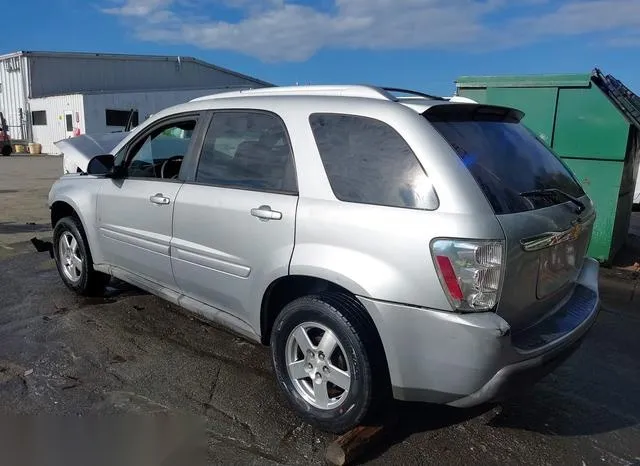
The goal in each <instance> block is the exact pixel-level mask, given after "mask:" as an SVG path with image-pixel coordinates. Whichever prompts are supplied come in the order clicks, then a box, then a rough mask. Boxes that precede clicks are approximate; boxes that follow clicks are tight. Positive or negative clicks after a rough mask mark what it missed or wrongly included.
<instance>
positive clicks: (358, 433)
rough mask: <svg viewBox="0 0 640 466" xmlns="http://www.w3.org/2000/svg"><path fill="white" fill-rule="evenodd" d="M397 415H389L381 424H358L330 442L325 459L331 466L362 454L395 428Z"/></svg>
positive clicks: (348, 461)
mask: <svg viewBox="0 0 640 466" xmlns="http://www.w3.org/2000/svg"><path fill="white" fill-rule="evenodd" d="M395 422H396V418H395V417H389V418H387V420H386V421H385V422H384V423H382V424H380V425H372V426H358V427H354V428H353V429H351V430H350V431H349V432H347V433H345V434H343V435H341V436H340V437H338V438H337V439H335V440H334V441H333V442H331V443H330V444H329V446H328V447H327V450H326V452H325V460H326V461H327V464H329V465H331V466H344V465H347V464H350V463H352V462H353V461H354V460H356V459H357V458H358V457H359V456H360V455H362V454H363V453H364V452H365V450H366V447H368V446H371V445H372V444H375V442H377V441H380V440H382V438H383V436H384V434H385V432H387V431H389V430H390V429H392V428H393V425H394V424H395Z"/></svg>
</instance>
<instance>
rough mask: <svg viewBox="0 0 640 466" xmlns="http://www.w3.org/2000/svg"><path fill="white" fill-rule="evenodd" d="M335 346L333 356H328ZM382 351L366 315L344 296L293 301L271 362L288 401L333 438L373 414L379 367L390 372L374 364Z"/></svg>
mask: <svg viewBox="0 0 640 466" xmlns="http://www.w3.org/2000/svg"><path fill="white" fill-rule="evenodd" d="M301 331H303V332H304V335H303V334H302V333H301ZM327 332H329V333H327ZM305 335H306V337H305ZM307 337H308V340H307V339H306V338H307ZM325 337H326V339H325ZM333 340H335V342H336V343H335V345H334V350H333V352H332V353H331V354H324V353H323V351H322V350H323V349H327V348H330V347H331V346H332V341H333ZM301 342H302V343H301ZM379 345H380V343H379V337H378V335H377V332H376V331H375V328H373V323H372V322H371V321H370V317H369V316H368V314H367V313H366V310H365V309H364V308H363V307H362V305H361V304H360V302H359V301H357V300H356V299H355V298H354V297H352V296H349V295H347V294H344V293H324V294H319V295H313V296H305V297H302V298H299V299H296V300H294V301H292V302H291V303H289V304H288V305H287V306H285V308H284V309H283V310H282V311H281V312H280V314H279V315H278V316H277V318H276V320H275V322H274V326H273V331H272V333H271V354H272V362H273V366H274V370H275V374H276V378H277V382H278V385H279V386H280V388H281V389H282V392H283V394H284V396H285V398H286V399H287V400H288V402H289V404H290V405H291V406H292V407H293V409H294V410H295V411H296V412H297V414H298V415H299V416H300V417H301V418H302V419H304V420H305V421H306V422H308V423H309V424H311V425H313V426H315V427H317V428H319V429H321V430H324V431H327V432H333V433H343V432H345V431H347V430H349V429H352V428H353V427H355V426H357V425H359V424H360V423H361V422H362V421H363V420H364V419H365V417H366V416H367V414H368V413H369V411H370V408H372V403H373V400H374V395H377V394H378V389H377V387H376V386H375V385H374V383H379V382H380V378H381V377H380V376H379V377H378V380H376V377H375V374H374V367H375V366H377V367H386V361H384V363H382V362H381V361H378V360H373V359H374V358H375V357H379V356H380V353H379V351H377V349H378V348H379ZM382 354H384V353H382ZM372 356H373V358H372ZM345 374H347V375H348V378H345ZM305 375H306V376H307V377H304V376H305ZM333 382H336V384H334V383H333ZM345 385H348V386H347V387H345ZM325 393H326V396H325Z"/></svg>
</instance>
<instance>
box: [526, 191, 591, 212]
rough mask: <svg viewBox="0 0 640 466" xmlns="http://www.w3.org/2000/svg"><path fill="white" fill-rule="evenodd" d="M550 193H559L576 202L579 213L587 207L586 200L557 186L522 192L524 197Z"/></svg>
mask: <svg viewBox="0 0 640 466" xmlns="http://www.w3.org/2000/svg"><path fill="white" fill-rule="evenodd" d="M549 194H555V195H558V196H560V197H563V198H565V199H566V200H568V201H569V202H572V203H574V204H575V205H576V206H577V207H578V213H579V214H581V213H582V212H584V211H585V209H586V206H585V205H584V202H582V201H581V200H580V199H577V198H575V197H573V196H572V195H571V194H567V193H566V192H564V191H562V190H561V189H556V188H549V189H535V190H533V191H524V192H522V193H520V196H522V197H535V196H547V195H549Z"/></svg>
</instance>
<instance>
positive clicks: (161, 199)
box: [149, 193, 171, 205]
mask: <svg viewBox="0 0 640 466" xmlns="http://www.w3.org/2000/svg"><path fill="white" fill-rule="evenodd" d="M149 200H150V201H151V202H152V203H154V204H158V205H167V204H169V203H170V202H171V199H169V198H168V197H166V196H165V195H164V194H162V193H158V194H155V195H153V196H151V197H150V198H149Z"/></svg>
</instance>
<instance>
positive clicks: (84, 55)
mask: <svg viewBox="0 0 640 466" xmlns="http://www.w3.org/2000/svg"><path fill="white" fill-rule="evenodd" d="M14 57H54V58H81V59H96V60H131V61H178V62H183V63H184V62H189V63H195V64H197V65H200V66H203V67H206V68H211V69H214V70H217V71H221V72H223V73H227V74H230V75H233V76H236V77H238V78H242V79H247V80H250V81H253V82H255V83H256V84H260V85H263V86H273V84H271V83H268V82H266V81H262V80H261V79H258V78H254V77H253V76H248V75H245V74H242V73H238V72H237V71H233V70H230V69H228V68H223V67H221V66H217V65H213V64H211V63H207V62H205V61H203V60H198V59H197V58H194V57H183V56H180V55H129V54H125V53H101V52H50V51H30V50H22V51H18V52H12V53H7V54H4V55H0V61H2V60H6V59H8V58H14Z"/></svg>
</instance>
